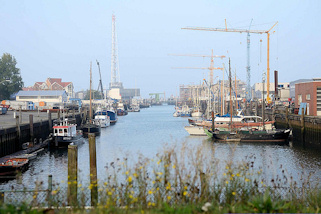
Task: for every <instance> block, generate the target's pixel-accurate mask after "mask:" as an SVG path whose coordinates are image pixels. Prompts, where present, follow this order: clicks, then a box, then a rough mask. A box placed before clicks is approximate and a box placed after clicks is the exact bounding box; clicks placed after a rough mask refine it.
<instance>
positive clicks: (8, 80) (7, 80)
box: [0, 79, 11, 84]
mask: <svg viewBox="0 0 321 214" xmlns="http://www.w3.org/2000/svg"><path fill="white" fill-rule="evenodd" d="M4 82H11V80H10V79H5V80H2V81H1V82H0V84H2V83H4Z"/></svg>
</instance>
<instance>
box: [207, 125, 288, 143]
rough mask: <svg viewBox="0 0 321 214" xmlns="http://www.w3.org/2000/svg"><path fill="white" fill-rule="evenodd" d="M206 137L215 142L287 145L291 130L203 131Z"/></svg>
mask: <svg viewBox="0 0 321 214" xmlns="http://www.w3.org/2000/svg"><path fill="white" fill-rule="evenodd" d="M204 131H205V133H206V135H207V136H209V137H210V138H212V139H214V140H215V141H224V142H228V141H237V142H247V143H250V142H251V143H262V142H268V143H282V144H286V143H288V139H289V135H290V132H291V130H290V129H285V130H261V131H252V130H238V131H217V130H216V131H214V132H213V131H212V130H209V129H206V128H205V129H204Z"/></svg>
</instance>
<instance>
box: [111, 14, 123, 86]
mask: <svg viewBox="0 0 321 214" xmlns="http://www.w3.org/2000/svg"><path fill="white" fill-rule="evenodd" d="M109 88H110V89H111V88H123V84H122V83H121V82H120V75H119V62H118V45H117V34H116V16H115V15H114V14H113V15H112V44H111V82H110V84H109Z"/></svg>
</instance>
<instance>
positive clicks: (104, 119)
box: [93, 115, 110, 128]
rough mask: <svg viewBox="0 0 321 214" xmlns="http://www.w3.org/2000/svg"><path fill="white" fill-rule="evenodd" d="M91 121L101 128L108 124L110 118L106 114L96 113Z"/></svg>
mask: <svg viewBox="0 0 321 214" xmlns="http://www.w3.org/2000/svg"><path fill="white" fill-rule="evenodd" d="M93 122H94V123H95V124H97V125H99V126H100V127H101V128H106V127H108V126H110V119H109V117H108V115H96V116H95V119H94V120H93Z"/></svg>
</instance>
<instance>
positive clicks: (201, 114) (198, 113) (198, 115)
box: [191, 110, 203, 117]
mask: <svg viewBox="0 0 321 214" xmlns="http://www.w3.org/2000/svg"><path fill="white" fill-rule="evenodd" d="M191 115H192V117H202V116H203V113H202V112H201V111H200V110H195V111H193V112H192V114H191Z"/></svg>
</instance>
